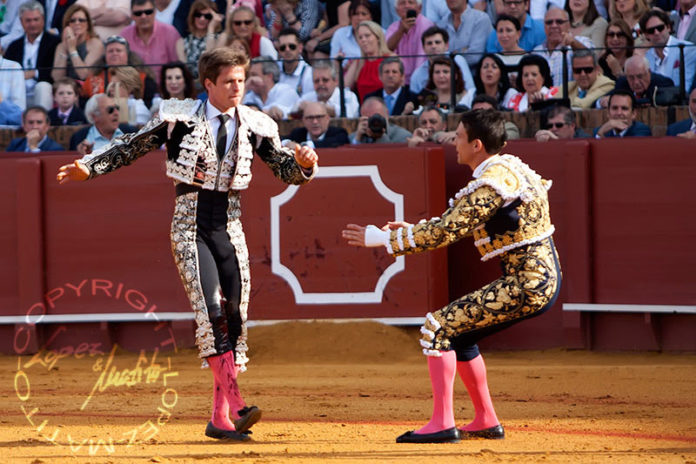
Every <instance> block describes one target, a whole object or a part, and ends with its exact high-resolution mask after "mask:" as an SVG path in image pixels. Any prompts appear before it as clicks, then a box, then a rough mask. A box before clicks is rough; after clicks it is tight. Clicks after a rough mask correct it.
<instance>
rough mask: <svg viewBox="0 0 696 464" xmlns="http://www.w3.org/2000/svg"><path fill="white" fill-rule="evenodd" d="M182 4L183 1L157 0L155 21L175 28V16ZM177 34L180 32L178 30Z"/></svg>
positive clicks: (155, 3) (155, 2)
mask: <svg viewBox="0 0 696 464" xmlns="http://www.w3.org/2000/svg"><path fill="white" fill-rule="evenodd" d="M180 3H181V0H155V1H154V5H155V19H156V20H157V21H159V22H161V23H164V24H169V25H170V26H174V15H175V14H176V12H177V10H178V9H179V4H180ZM177 32H179V30H178V29H177ZM179 35H181V33H179Z"/></svg>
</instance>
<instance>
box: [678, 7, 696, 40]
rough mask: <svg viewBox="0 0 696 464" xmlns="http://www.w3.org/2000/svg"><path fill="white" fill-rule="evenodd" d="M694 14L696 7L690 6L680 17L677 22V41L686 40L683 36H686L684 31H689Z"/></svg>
mask: <svg viewBox="0 0 696 464" xmlns="http://www.w3.org/2000/svg"><path fill="white" fill-rule="evenodd" d="M695 13H696V5H694V6H692V7H691V9H690V10H689V11H687V12H686V13H684V15H682V17H681V19H680V20H679V29H678V30H677V39H682V40H686V39H685V38H684V36H686V31H688V30H689V26H691V21H693V20H694V14H695Z"/></svg>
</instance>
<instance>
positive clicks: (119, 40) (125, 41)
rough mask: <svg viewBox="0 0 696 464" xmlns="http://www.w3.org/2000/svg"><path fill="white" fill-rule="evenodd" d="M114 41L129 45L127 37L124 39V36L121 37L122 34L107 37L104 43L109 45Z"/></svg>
mask: <svg viewBox="0 0 696 464" xmlns="http://www.w3.org/2000/svg"><path fill="white" fill-rule="evenodd" d="M112 43H120V44H121V45H126V46H128V41H127V40H126V39H124V38H123V37H121V36H120V35H112V36H111V37H109V38H108V39H106V42H105V43H104V45H109V44H112Z"/></svg>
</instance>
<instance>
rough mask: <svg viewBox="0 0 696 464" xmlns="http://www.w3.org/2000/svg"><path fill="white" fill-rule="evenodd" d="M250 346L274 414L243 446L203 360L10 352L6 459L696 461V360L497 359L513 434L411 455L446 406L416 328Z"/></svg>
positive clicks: (495, 389)
mask: <svg viewBox="0 0 696 464" xmlns="http://www.w3.org/2000/svg"><path fill="white" fill-rule="evenodd" d="M250 344H251V346H252V351H251V355H250V357H251V359H252V362H251V363H250V365H249V371H248V372H246V373H244V374H242V376H241V381H240V384H241V388H242V392H243V394H244V395H245V397H246V399H247V401H248V402H249V403H251V404H256V405H258V406H259V407H261V408H262V409H263V412H264V416H263V419H262V420H261V422H259V423H258V424H257V425H256V426H254V428H253V432H254V433H253V435H252V436H253V441H251V442H248V443H244V444H226V443H220V442H218V441H215V440H211V439H208V438H206V437H205V436H204V435H203V431H204V428H205V424H206V422H207V420H208V417H209V414H210V399H211V387H212V375H211V373H210V371H209V370H201V369H200V363H199V362H198V361H197V357H196V354H195V352H194V351H193V350H179V351H178V352H177V353H159V354H158V355H157V357H156V358H155V359H153V358H152V354H151V353H150V354H145V357H143V358H140V359H139V355H138V354H133V353H123V352H117V353H116V355H115V356H114V357H113V359H112V360H111V361H109V353H106V354H103V355H101V354H92V355H90V353H89V350H87V351H85V349H84V348H83V349H82V350H81V352H80V353H78V354H77V356H76V355H75V353H73V354H72V355H69V356H65V357H63V358H60V359H56V357H55V356H53V355H52V354H51V353H50V352H44V353H42V354H41V355H40V356H37V357H35V358H32V357H22V358H18V357H16V356H14V357H13V356H1V357H0V367H1V368H2V372H6V373H8V374H7V375H6V376H5V377H4V380H3V382H2V384H1V386H0V398H1V400H2V403H1V404H0V422H1V423H0V463H2V464H4V463H12V464H14V463H34V464H37V463H49V464H53V463H124V464H125V463H229V462H235V463H280V462H288V463H325V462H330V463H377V462H379V463H385V462H393V463H423V462H436V463H449V462H477V463H508V462H509V463H512V462H514V463H539V462H543V463H641V464H642V463H691V464H696V393H695V392H696V387H695V384H696V355H694V354H684V355H679V354H657V353H627V354H606V353H588V352H579V351H563V350H557V351H545V352H493V353H484V356H485V358H486V361H487V364H488V369H489V373H488V374H489V383H490V386H491V394H492V395H493V399H494V402H495V404H496V407H497V412H498V416H499V417H500V419H501V421H502V423H503V425H504V426H505V428H506V433H507V438H506V439H505V440H504V441H468V442H461V443H458V444H448V445H403V444H396V443H395V442H394V439H395V437H396V436H397V435H399V434H401V433H403V432H404V431H406V430H411V429H413V428H417V427H418V426H420V424H423V423H425V421H427V419H428V417H429V414H430V409H431V404H430V384H429V380H428V377H427V367H426V363H425V359H424V358H423V356H421V355H419V354H418V347H417V345H416V343H415V335H414V334H413V332H412V331H409V332H406V331H404V330H401V329H397V328H392V327H386V326H381V325H378V324H373V323H364V324H330V323H311V324H306V323H292V324H283V325H277V326H272V327H259V328H255V329H252V330H251V333H250ZM78 357H79V359H78ZM110 367H115V371H116V372H117V373H119V375H115V376H114V375H112V376H108V375H106V374H104V375H103V376H102V373H103V372H109V371H111V369H110ZM124 370H125V371H124ZM455 394H456V398H455V404H456V416H457V421H458V423H460V424H462V423H465V422H468V420H470V418H471V416H472V408H471V405H470V402H469V400H468V396H467V395H466V391H465V389H464V386H463V384H462V383H461V381H460V380H457V383H456V385H455ZM32 424H33V425H32Z"/></svg>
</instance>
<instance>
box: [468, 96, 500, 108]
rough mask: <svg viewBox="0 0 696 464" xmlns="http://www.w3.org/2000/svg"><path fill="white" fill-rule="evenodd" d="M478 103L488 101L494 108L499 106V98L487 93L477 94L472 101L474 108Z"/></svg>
mask: <svg viewBox="0 0 696 464" xmlns="http://www.w3.org/2000/svg"><path fill="white" fill-rule="evenodd" d="M477 103H488V104H489V105H491V106H492V107H493V108H498V100H496V99H495V98H493V97H491V96H490V95H486V94H485V93H484V94H478V95H476V96H475V97H474V100H473V101H472V102H471V107H472V108H473V107H474V106H475V105H476V104H477Z"/></svg>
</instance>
